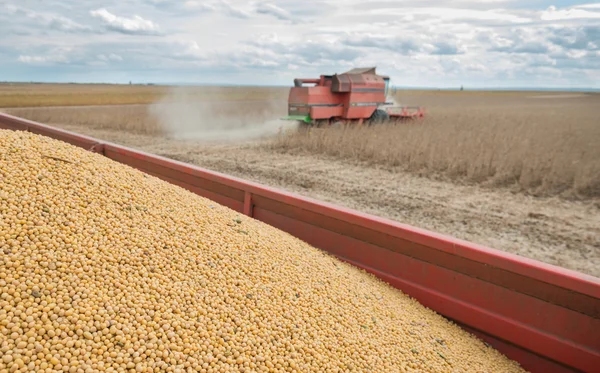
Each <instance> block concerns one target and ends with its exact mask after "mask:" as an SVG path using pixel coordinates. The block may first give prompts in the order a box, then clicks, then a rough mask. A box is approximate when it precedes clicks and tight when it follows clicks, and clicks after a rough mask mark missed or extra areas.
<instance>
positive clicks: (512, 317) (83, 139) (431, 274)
mask: <svg viewBox="0 0 600 373" xmlns="http://www.w3.org/2000/svg"><path fill="white" fill-rule="evenodd" d="M322 79H325V78H322ZM336 79H337V78H336ZM342 79H343V78H342ZM375 85H376V86H378V83H375ZM323 89H324V88H323ZM324 90H325V91H326V89H324ZM294 92H302V91H294ZM294 94H295V93H294ZM326 96H327V95H326ZM310 97H312V93H311V96H310ZM326 99H327V98H324V100H326ZM310 101H311V102H314V101H313V100H312V98H311V100H310ZM315 108H316V107H312V108H310V110H314V109H315ZM303 110H306V109H303ZM342 111H343V110H342ZM304 113H305V114H306V113H307V112H306V111H305V112H304ZM310 113H312V111H310ZM305 114H302V115H305ZM342 115H343V113H342ZM352 116H354V115H352ZM311 118H312V117H311ZM0 128H7V129H12V130H18V131H30V132H33V133H36V134H40V135H44V136H48V137H51V138H54V139H58V140H61V141H65V142H67V143H70V144H73V145H76V146H79V147H82V148H84V149H87V150H89V151H92V152H96V153H99V154H102V155H104V156H106V157H108V158H110V159H112V160H114V161H117V162H121V163H123V164H126V165H129V166H131V167H134V168H137V169H139V170H141V171H143V172H146V173H148V174H151V175H154V176H157V177H159V178H161V179H163V180H165V181H168V182H171V183H173V184H176V185H179V186H181V187H183V188H186V189H188V190H190V191H192V192H194V193H196V194H198V195H201V196H203V197H206V198H209V199H211V200H213V201H215V202H216V203H219V204H222V205H224V206H227V207H229V208H231V209H233V210H236V211H239V212H240V213H242V214H246V215H247V216H250V217H253V218H254V219H257V220H259V221H262V222H264V223H266V224H270V225H271V226H274V227H276V228H278V229H281V230H283V231H285V232H288V233H289V234H291V235H294V236H296V237H298V238H299V239H301V240H304V241H305V242H307V243H309V244H311V245H313V246H315V247H318V248H320V249H322V250H325V251H328V252H330V253H332V254H334V255H336V256H337V257H338V258H340V259H342V260H345V261H347V262H349V263H351V264H353V265H356V266H358V267H360V268H363V269H365V270H367V271H368V272H370V273H373V274H374V275H376V276H378V277H379V278H381V279H383V280H384V281H386V282H388V283H389V284H391V285H392V286H395V287H396V288H398V289H400V290H402V291H403V292H405V293H406V294H408V295H410V296H412V297H414V298H415V299H416V300H417V301H419V302H420V303H421V304H423V305H424V306H426V307H429V308H431V309H433V310H434V311H436V312H438V313H439V314H441V315H443V316H445V317H446V318H448V319H450V320H452V321H453V322H455V323H457V324H458V325H460V326H461V327H462V328H464V329H465V330H467V331H469V332H471V333H473V334H475V335H477V336H478V337H480V338H481V339H482V340H484V341H485V342H487V343H489V344H490V345H491V346H492V347H494V348H495V349H497V350H499V351H500V352H502V353H504V354H505V355H506V356H508V357H509V358H511V359H514V360H516V361H518V362H519V363H520V364H521V366H522V367H523V368H525V369H526V370H528V371H529V372H532V373H575V372H587V373H599V372H600V279H599V278H596V277H593V276H588V275H585V274H582V273H579V272H575V271H570V270H567V269H564V268H560V267H556V266H552V265H549V264H545V263H541V262H538V261H535V260H531V259H527V258H524V257H520V256H517V255H512V254H508V253H505V252H502V251H498V250H494V249H491V248H487V247H483V246H480V245H476V244H473V243H470V242H465V241H461V240H458V239H455V238H452V237H447V236H443V235H440V234H437V233H434V232H429V231H425V230H422V229H418V228H414V227H411V226H407V225H404V224H400V223H398V222H394V221H391V220H386V219H382V218H379V217H375V216H372V215H368V214H364V213H360V212H357V211H353V210H349V209H344V208H340V207H338V206H335V205H331V204H327V203H324V202H321V201H316V200H312V199H308V198H304V197H301V196H297V195H294V194H290V193H287V192H284V191H281V190H276V189H272V188H268V187H265V186H262V185H259V184H255V183H252V182H249V181H245V180H241V179H237V178H234V177H232V176H228V175H224V174H220V173H216V172H213V171H209V170H206V169H202V168H199V167H196V166H193V165H190V164H186V163H182V162H177V161H174V160H170V159H167V158H163V157H160V156H157V155H152V154H147V153H144V152H141V151H138V150H134V149H129V148H126V147H123V146H120V145H116V144H112V143H109V142H106V141H102V140H99V139H95V138H91V137H87V136H83V135H80V134H77V133H73V132H68V131H64V130H61V129H57V128H53V127H51V126H48V125H45V124H41V123H37V122H33V121H29V120H25V119H22V118H18V117H14V116H10V115H7V114H0ZM465 358H468V357H466V356H465ZM377 373H384V372H377ZM385 373H387V372H385ZM490 373H495V372H490Z"/></svg>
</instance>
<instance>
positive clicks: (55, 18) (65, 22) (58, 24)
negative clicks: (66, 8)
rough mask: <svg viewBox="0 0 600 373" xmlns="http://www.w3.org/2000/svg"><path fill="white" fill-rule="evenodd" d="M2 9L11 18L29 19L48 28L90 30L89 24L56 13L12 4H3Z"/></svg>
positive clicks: (69, 30)
mask: <svg viewBox="0 0 600 373" xmlns="http://www.w3.org/2000/svg"><path fill="white" fill-rule="evenodd" d="M4 9H5V10H6V13H7V14H8V15H10V16H13V17H14V18H13V19H15V18H16V19H22V20H30V21H32V22H35V23H36V24H37V25H38V27H39V26H41V27H43V28H47V29H50V30H56V31H63V32H71V33H81V32H89V31H91V30H92V29H91V28H90V27H89V26H85V25H82V24H80V23H77V22H75V21H73V20H71V19H69V18H67V17H64V16H60V15H56V14H49V13H40V12H37V11H33V10H30V9H27V8H22V7H19V6H16V5H12V4H5V6H4Z"/></svg>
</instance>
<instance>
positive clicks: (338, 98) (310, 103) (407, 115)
mask: <svg viewBox="0 0 600 373" xmlns="http://www.w3.org/2000/svg"><path fill="white" fill-rule="evenodd" d="M389 83H390V78H389V76H387V75H378V74H377V72H376V68H375V67H364V68H354V69H352V70H349V71H346V72H344V73H342V74H334V75H321V76H320V78H319V79H301V78H296V79H294V86H293V87H291V88H290V93H289V97H288V116H287V117H285V118H284V119H289V120H297V121H301V122H303V123H306V124H314V125H317V126H321V125H329V124H334V123H340V122H341V123H344V124H345V123H358V124H363V123H364V122H367V123H369V124H372V123H382V122H393V121H397V120H403V119H416V118H422V117H423V116H424V115H425V113H424V110H423V109H422V108H420V107H393V106H390V105H393V103H391V102H387V101H386V98H387V97H388V94H389ZM308 84H314V86H305V85H308Z"/></svg>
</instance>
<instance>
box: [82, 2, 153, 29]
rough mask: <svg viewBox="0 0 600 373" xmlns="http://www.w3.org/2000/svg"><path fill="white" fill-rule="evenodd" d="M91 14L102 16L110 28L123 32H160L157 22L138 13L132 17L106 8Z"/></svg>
mask: <svg viewBox="0 0 600 373" xmlns="http://www.w3.org/2000/svg"><path fill="white" fill-rule="evenodd" d="M90 14H91V15H92V17H96V18H100V19H101V20H102V21H103V23H104V25H105V26H106V27H107V28H108V29H110V30H112V31H116V32H120V33H123V34H133V35H158V34H159V33H160V30H159V27H158V25H157V24H155V23H154V22H152V21H150V20H147V19H144V18H142V17H140V16H138V15H134V16H133V17H132V18H126V17H119V16H116V15H114V14H112V13H110V12H109V11H108V10H106V9H105V8H100V9H96V10H92V11H90Z"/></svg>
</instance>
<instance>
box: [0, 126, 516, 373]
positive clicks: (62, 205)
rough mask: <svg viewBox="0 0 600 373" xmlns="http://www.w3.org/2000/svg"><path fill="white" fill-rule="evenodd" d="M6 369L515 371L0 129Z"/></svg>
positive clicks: (478, 348) (0, 356) (140, 188)
mask: <svg viewBox="0 0 600 373" xmlns="http://www.w3.org/2000/svg"><path fill="white" fill-rule="evenodd" d="M0 213H1V216H0V293H1V295H0V373H5V372H72V373H75V372H82V373H83V372H85V373H87V372H298V373H300V372H371V373H390V372H490V373H491V372H494V373H500V372H524V370H522V368H520V367H519V365H518V364H517V363H515V362H513V361H511V360H509V359H507V358H506V357H504V356H503V355H501V354H500V353H498V352H497V351H496V350H494V349H493V348H492V347H490V346H489V345H487V344H485V343H483V342H482V341H480V340H478V339H476V338H475V337H474V336H472V335H471V334H469V333H467V332H466V331H464V330H462V329H461V328H459V327H458V326H456V325H455V324H452V323H450V322H449V321H447V320H446V319H444V318H442V317H441V316H440V315H438V314H436V313H435V312H433V311H432V310H429V309H427V308H425V307H423V306H422V305H420V304H419V303H418V302H416V301H415V300H414V299H411V298H409V297H408V296H406V295H405V294H403V293H401V292H400V291H398V290H396V289H394V288H393V287H391V286H389V285H388V284H385V283H384V282H381V281H380V280H378V279H377V278H375V277H374V276H371V275H369V274H367V273H366V272H364V271H362V270H359V269H357V268H355V267H352V266H350V265H348V264H345V263H343V262H341V261H339V260H338V259H336V258H334V257H332V256H330V255H328V254H325V253H324V252H322V251H320V250H318V249H316V248H314V247H311V246H310V245H308V244H306V243H304V242H302V241H300V240H298V239H296V238H294V237H292V236H290V235H288V234H286V233H284V232H282V231H279V230H277V229H275V228H273V227H270V226H268V225H266V224H263V223H261V222H258V221H256V220H253V219H251V218H248V217H244V216H240V215H239V214H238V213H236V212H235V211H233V210H230V209H228V208H226V207H223V206H220V205H218V204H216V203H214V202H212V201H210V200H208V199H205V198H201V197H199V196H197V195H195V194H192V193H191V192H188V191H187V190H184V189H183V188H180V187H177V186H174V185H171V184H169V183H166V182H163V181H161V180H159V179H157V178H155V177H152V176H149V175H146V174H144V173H142V172H139V171H137V170H135V169H133V168H130V167H128V166H125V165H122V164H119V163H117V162H114V161H112V160H110V159H108V158H106V157H103V156H101V155H99V154H95V153H91V152H88V151H86V150H84V149H80V148H76V147H74V146H71V145H68V144H66V143H63V142H59V141H57V140H53V139H50V138H46V137H42V136H38V135H34V134H31V133H26V132H15V131H8V130H0Z"/></svg>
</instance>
